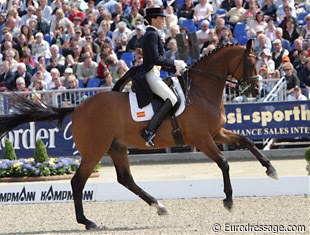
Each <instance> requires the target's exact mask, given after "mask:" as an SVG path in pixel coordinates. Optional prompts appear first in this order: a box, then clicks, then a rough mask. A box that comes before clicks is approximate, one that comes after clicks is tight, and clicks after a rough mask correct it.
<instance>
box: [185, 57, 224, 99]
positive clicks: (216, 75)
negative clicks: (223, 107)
mask: <svg viewBox="0 0 310 235" xmlns="http://www.w3.org/2000/svg"><path fill="white" fill-rule="evenodd" d="M226 67H228V65H225V64H223V63H221V62H214V61H212V60H209V61H208V63H202V64H199V65H198V66H197V69H199V70H201V71H205V72H204V73H202V74H197V73H195V72H193V73H192V74H191V76H192V89H193V90H194V91H195V93H197V94H198V96H200V97H205V98H207V99H208V100H209V101H210V102H221V100H222V95H223V90H224V86H225V83H226V77H227V72H228V69H227V68H226Z"/></svg>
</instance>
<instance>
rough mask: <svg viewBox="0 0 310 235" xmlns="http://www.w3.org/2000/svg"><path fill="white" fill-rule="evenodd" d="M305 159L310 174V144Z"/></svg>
mask: <svg viewBox="0 0 310 235" xmlns="http://www.w3.org/2000/svg"><path fill="white" fill-rule="evenodd" d="M305 159H306V161H307V163H308V164H307V167H306V169H307V171H308V175H310V146H309V147H308V148H307V149H306V152H305Z"/></svg>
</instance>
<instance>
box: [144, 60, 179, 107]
mask: <svg viewBox="0 0 310 235" xmlns="http://www.w3.org/2000/svg"><path fill="white" fill-rule="evenodd" d="M146 80H147V83H148V84H149V86H150V87H151V89H152V91H153V92H154V94H156V95H158V96H159V97H161V98H162V99H163V100H166V99H169V100H170V101H171V103H172V106H174V105H175V104H176V103H177V101H178V100H177V97H176V95H175V94H174V93H173V91H172V90H171V89H170V88H169V87H168V86H167V85H166V83H164V82H163V81H162V79H161V77H160V71H159V69H158V67H156V66H154V67H153V69H152V70H151V71H150V72H148V73H147V74H146Z"/></svg>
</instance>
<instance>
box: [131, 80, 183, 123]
mask: <svg viewBox="0 0 310 235" xmlns="http://www.w3.org/2000/svg"><path fill="white" fill-rule="evenodd" d="M172 81H173V84H174V87H175V89H176V91H177V93H178V94H179V96H180V99H181V104H180V106H179V108H178V110H177V111H176V113H175V116H179V115H181V113H183V111H184V109H185V96H184V93H183V90H182V87H181V84H180V82H179V80H178V79H177V78H176V77H172ZM129 103H130V111H131V117H132V119H133V120H134V121H136V122H143V121H148V120H151V118H152V117H153V115H154V110H153V106H152V104H151V103H150V104H148V105H147V106H145V107H143V108H142V109H140V108H139V107H138V102H137V97H136V93H134V92H133V91H132V90H131V89H130V91H129Z"/></svg>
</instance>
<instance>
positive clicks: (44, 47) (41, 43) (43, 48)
mask: <svg viewBox="0 0 310 235" xmlns="http://www.w3.org/2000/svg"><path fill="white" fill-rule="evenodd" d="M32 56H33V57H34V58H35V59H38V57H39V56H44V57H45V58H46V59H49V58H50V57H51V52H50V45H49V43H48V42H47V41H45V40H44V38H43V33H41V32H39V33H36V35H35V40H34V43H33V44H32Z"/></svg>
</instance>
